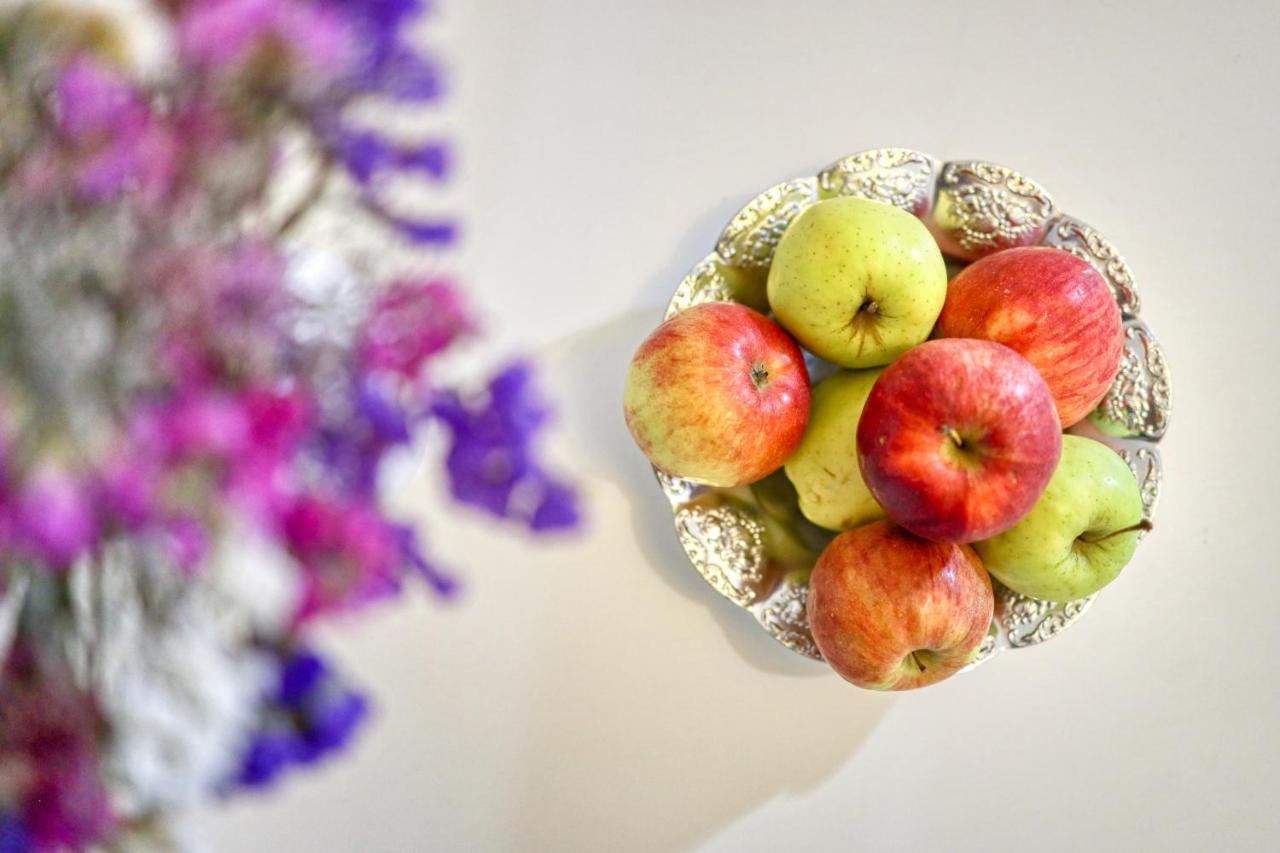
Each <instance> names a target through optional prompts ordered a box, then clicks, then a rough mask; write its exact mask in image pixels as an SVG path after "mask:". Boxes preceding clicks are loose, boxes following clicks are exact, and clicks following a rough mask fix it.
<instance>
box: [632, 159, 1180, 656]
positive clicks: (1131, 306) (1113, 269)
mask: <svg viewBox="0 0 1280 853" xmlns="http://www.w3.org/2000/svg"><path fill="white" fill-rule="evenodd" d="M841 195H847V196H858V197H861V198H868V199H872V200H874V201H878V202H882V203H884V204H892V205H895V206H897V207H900V208H902V209H903V210H906V211H908V212H910V213H912V214H914V215H915V216H917V217H919V218H920V219H921V220H922V221H923V222H924V223H925V225H927V226H928V227H929V230H930V231H931V232H932V233H933V235H934V237H935V238H936V239H937V241H938V245H939V246H940V247H941V248H942V251H943V254H944V255H945V256H946V258H947V263H948V268H949V272H950V273H951V274H953V275H954V273H955V271H956V270H958V269H960V268H961V267H963V266H964V265H965V264H967V263H968V262H969V261H972V260H974V259H976V258H979V257H982V256H983V255H986V254H990V253H991V252H996V251H999V250H1001V249H1007V248H1011V247H1013V246H1037V245H1043V246H1053V247H1055V248H1058V249H1061V250H1063V251H1064V252H1071V253H1072V254H1073V255H1077V256H1078V257H1080V258H1083V259H1084V260H1086V261H1088V262H1089V263H1090V264H1092V265H1093V266H1094V267H1095V268H1096V269H1097V270H1098V271H1099V272H1100V273H1102V275H1103V277H1104V278H1105V279H1106V281H1107V283H1108V284H1109V285H1110V287H1111V290H1112V293H1113V295H1114V296H1115V299H1116V304H1117V305H1119V306H1120V313H1121V315H1122V317H1123V319H1124V326H1125V335H1126V348H1125V352H1124V356H1123V361H1122V363H1121V366H1120V372H1119V373H1118V374H1117V376H1116V379H1115V383H1114V384H1113V385H1112V386H1111V390H1110V391H1109V392H1108V393H1107V396H1106V398H1105V399H1103V401H1102V403H1101V404H1100V405H1099V407H1098V408H1097V410H1096V411H1094V412H1093V414H1092V415H1090V416H1089V417H1088V418H1086V419H1085V420H1084V421H1082V422H1081V423H1079V424H1077V425H1076V426H1073V427H1071V429H1070V430H1068V431H1069V432H1072V433H1077V434H1081V435H1087V436H1089V437H1090V438H1095V439H1098V440H1099V441H1102V442H1104V443H1106V444H1107V445H1109V446H1110V447H1111V448H1112V449H1114V450H1115V451H1116V452H1117V453H1119V454H1120V456H1121V457H1123V458H1124V460H1125V461H1126V462H1127V463H1128V464H1129V467H1130V468H1132V469H1133V472H1134V474H1135V476H1137V478H1138V484H1139V486H1140V487H1141V489H1142V502H1143V507H1144V513H1143V515H1144V516H1145V517H1146V518H1147V519H1148V520H1150V519H1151V517H1152V513H1153V512H1154V511H1155V507H1156V501H1157V500H1158V498H1159V496H1160V482H1161V464H1160V450H1159V447H1158V445H1159V441H1160V438H1161V437H1162V436H1163V435H1164V433H1165V430H1166V429H1167V428H1168V426H1169V412H1170V390H1169V368H1168V365H1167V364H1166V363H1165V358H1164V352H1163V351H1162V350H1161V348H1160V344H1159V343H1158V342H1157V341H1156V339H1155V336H1154V335H1153V334H1152V332H1151V329H1150V328H1149V327H1148V326H1147V324H1146V323H1145V322H1143V321H1142V319H1141V318H1140V317H1139V315H1138V310H1139V301H1138V294H1137V291H1136V290H1135V287H1134V282H1133V275H1132V273H1131V272H1130V271H1129V267H1128V265H1127V264H1125V262H1124V258H1122V257H1121V256H1120V253H1119V252H1118V251H1116V248H1115V247H1114V246H1113V245H1112V244H1111V243H1110V242H1109V241H1108V240H1107V239H1106V238H1105V237H1103V236H1102V235H1101V234H1099V233H1098V232H1097V231H1096V230H1095V229H1094V228H1092V227H1091V226H1089V225H1086V224H1085V223H1084V222H1082V221H1080V220H1079V219H1076V218H1075V217H1073V216H1070V215H1068V214H1066V213H1063V212H1062V211H1060V210H1058V208H1057V207H1056V206H1055V205H1054V202H1053V198H1052V197H1051V196H1050V195H1049V193H1048V191H1047V190H1045V188H1044V187H1042V186H1040V184H1038V183H1037V182H1036V181H1033V180H1032V179H1030V178H1028V177H1026V176H1025V175H1022V174H1020V173H1018V172H1015V171H1014V170H1012V169H1010V168H1008V167H1005V166H998V165H996V164H994V163H987V162H983V161H981V160H957V161H947V162H942V161H939V160H937V159H935V158H934V157H932V156H930V155H928V154H925V153H922V152H920V151H912V150H910V149H906V148H876V149H872V150H869V151H862V152H859V153H857V154H853V155H850V156H848V157H845V158H843V159H841V160H838V161H836V162H835V163H833V164H832V165H831V166H829V167H827V168H826V169H823V170H822V171H821V172H819V173H818V175H817V176H816V177H812V178H797V179H795V180H790V181H784V182H783V183H780V184H777V185H776V186H773V187H770V188H769V189H767V190H765V191H764V192H763V193H761V194H760V195H758V196H756V197H755V198H754V199H752V200H751V201H750V202H748V203H747V205H746V206H745V207H743V208H742V210H740V211H738V213H737V215H736V216H734V217H733V219H732V220H731V221H730V222H729V224H728V225H727V226H726V227H725V229H724V232H723V233H722V234H721V235H720V239H719V240H718V241H717V242H716V247H715V251H713V252H712V253H711V254H709V255H707V256H706V257H705V258H703V259H702V260H701V261H699V262H698V263H697V264H695V265H694V267H693V269H692V270H691V271H690V272H689V274H688V275H686V276H685V277H684V280H683V281H681V282H680V284H679V286H678V287H677V288H676V292H675V295H674V296H673V297H672V298H671V302H670V304H669V305H668V306H667V313H666V316H667V317H671V316H672V315H674V314H677V313H679V312H680V311H683V310H684V309H686V308H688V307H690V306H692V305H697V304H699V303H702V302H712V301H735V302H742V303H744V304H747V305H751V306H753V307H755V308H758V309H761V310H768V305H767V302H766V300H765V281H766V278H767V276H768V272H769V264H770V261H771V260H772V258H773V250H774V248H775V247H776V246H777V244H778V240H779V239H780V238H781V237H782V232H783V231H785V230H786V228H787V225H789V224H790V223H791V220H792V219H794V218H795V217H796V215H797V214H799V213H800V211H802V210H804V209H805V208H806V207H807V206H809V205H811V204H813V203H814V202H816V201H819V200H820V199H825V198H832V197H834V196H841ZM809 359H810V368H811V370H810V374H811V376H813V377H814V381H816V380H817V379H820V378H822V376H824V375H826V374H827V373H829V372H830V371H831V369H832V368H831V367H830V366H829V365H826V364H825V363H823V362H821V361H819V360H817V359H814V358H813V357H812V356H809ZM655 470H656V469H655ZM657 474H658V482H659V484H660V485H661V486H662V491H663V493H664V494H665V495H666V497H667V500H668V501H669V502H670V504H671V509H672V513H673V515H674V517H675V526H676V533H677V535H678V536H679V538H680V544H681V545H682V546H684V550H685V553H686V554H687V555H688V557H689V561H690V562H691V563H692V564H693V567H694V568H695V569H696V570H697V571H698V573H699V574H701V575H702V577H703V578H705V579H706V581H707V583H709V584H711V586H712V587H713V588H714V589H715V590H716V591H717V592H719V593H720V594H721V595H723V596H725V597H726V598H728V599H729V600H730V601H732V602H733V603H734V604H737V605H738V606H739V607H742V608H743V609H744V610H746V611H747V612H749V613H750V614H751V615H752V616H754V617H755V618H756V621H758V622H759V623H760V625H761V627H763V628H764V630H766V631H768V632H769V633H770V634H771V635H772V636H773V637H774V638H775V639H776V640H777V641H778V642H780V643H782V644H783V645H784V646H786V647H787V648H789V649H791V650H793V651H795V652H797V653H799V654H802V655H805V656H806V657H810V658H814V659H815V660H821V655H819V653H818V649H817V646H815V645H814V642H813V637H812V635H811V634H810V633H809V623H808V615H807V607H806V601H807V596H808V591H809V588H808V577H809V572H810V570H811V569H812V567H813V563H814V561H815V560H816V559H817V557H818V554H820V553H821V552H822V549H823V547H825V545H826V543H827V542H828V541H830V540H831V538H832V537H834V536H835V534H834V533H832V532H831V531H827V530H824V529H822V528H820V527H817V526H816V525H814V524H811V523H810V522H809V521H808V520H806V519H805V518H804V517H803V516H802V515H801V514H800V511H799V508H798V505H797V503H796V494H795V490H794V489H793V488H792V487H791V484H790V482H789V481H788V480H787V478H786V475H785V474H783V473H782V472H781V471H779V472H777V473H775V474H773V475H771V476H769V477H767V478H766V479H764V480H762V481H761V482H759V483H754V484H752V485H750V486H742V487H738V488H733V489H718V488H709V487H706V486H700V485H695V484H693V483H690V482H688V481H686V480H679V479H675V478H672V477H669V476H667V475H665V474H663V473H662V472H657ZM995 588H996V612H995V617H994V618H993V619H992V621H991V630H990V632H989V633H988V635H987V640H986V642H985V643H984V644H983V646H982V648H981V650H980V652H979V654H978V656H977V658H975V659H974V662H973V663H972V664H970V666H969V668H970V669H972V668H973V667H975V666H977V665H978V664H980V663H983V662H985V661H987V660H989V659H991V658H992V657H993V656H994V655H995V654H996V653H997V652H999V651H1000V650H1001V649H1005V648H1011V649H1020V648H1025V647H1027V646H1034V645H1036V644H1038V643H1042V642H1044V641H1045V640H1048V639H1049V638H1051V637H1055V636H1057V635H1058V634H1060V633H1062V631H1064V630H1065V629H1066V628H1068V627H1069V626H1071V625H1072V624H1074V623H1075V622H1076V621H1077V620H1079V618H1080V617H1081V616H1082V615H1084V612H1085V611H1086V610H1088V609H1089V607H1090V606H1091V605H1092V604H1093V602H1094V600H1095V599H1096V598H1097V594H1095V595H1091V596H1089V597H1088V598H1082V599H1079V600H1077V601H1041V600H1039V599H1034V598H1029V597H1027V596H1025V595H1020V594H1018V593H1016V592H1013V591H1012V590H1009V589H1006V588H1004V587H1001V586H1000V585H999V584H998V583H997V584H995Z"/></svg>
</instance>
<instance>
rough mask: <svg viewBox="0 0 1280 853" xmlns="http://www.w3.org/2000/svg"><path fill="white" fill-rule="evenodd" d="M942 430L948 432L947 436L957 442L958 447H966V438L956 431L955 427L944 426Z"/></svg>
mask: <svg viewBox="0 0 1280 853" xmlns="http://www.w3.org/2000/svg"><path fill="white" fill-rule="evenodd" d="M942 431H943V432H945V433H946V434H947V438H949V439H951V440H952V441H953V442H955V445H956V447H964V438H962V437H961V435H960V433H959V432H957V431H956V428H955V427H943V428H942Z"/></svg>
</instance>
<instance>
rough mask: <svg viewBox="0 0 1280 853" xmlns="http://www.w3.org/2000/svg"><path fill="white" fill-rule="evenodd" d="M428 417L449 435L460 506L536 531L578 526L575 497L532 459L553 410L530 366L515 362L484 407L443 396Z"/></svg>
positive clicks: (495, 382)
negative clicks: (536, 387) (537, 389)
mask: <svg viewBox="0 0 1280 853" xmlns="http://www.w3.org/2000/svg"><path fill="white" fill-rule="evenodd" d="M431 412H432V414H434V415H435V417H436V418H437V419H438V420H440V421H441V422H442V423H443V424H445V426H447V427H448V429H449V431H450V433H451V434H452V441H451V445H450V448H449V451H448V455H447V456H446V460H445V466H446V469H447V471H448V474H449V485H450V491H451V493H452V494H453V497H454V498H455V499H456V500H458V501H460V502H462V503H466V504H470V505H472V506H475V507H479V508H481V509H483V510H485V511H486V512H488V513H489V514H490V515H493V516H496V517H498V518H506V519H510V520H512V521H517V522H519V523H522V524H524V525H525V526H526V527H528V528H529V529H530V530H532V531H535V532H543V531H551V530H559V529H567V528H572V527H575V526H577V524H578V523H579V521H580V513H579V510H578V503H577V496H576V494H575V493H574V492H573V490H572V489H571V488H570V487H569V486H568V485H566V484H564V483H562V482H560V481H559V480H557V479H556V478H554V477H553V476H552V475H551V474H549V473H548V472H547V471H546V470H545V469H544V468H543V467H542V465H541V463H540V462H539V461H538V460H537V459H536V457H535V451H534V443H535V439H536V437H537V433H538V431H539V430H540V429H541V428H542V426H543V425H544V424H545V423H546V421H547V418H548V415H549V412H548V410H547V408H546V406H545V404H544V403H543V402H542V401H541V400H540V399H539V398H538V396H537V395H536V393H535V391H534V389H533V375H532V368H531V367H530V366H529V365H528V364H527V363H524V362H516V363H515V364H512V365H511V366H509V367H507V368H506V369H505V370H503V371H502V372H500V373H499V374H498V375H497V376H495V377H494V378H493V379H491V380H490V382H489V386H488V394H487V395H486V398H485V399H484V400H483V401H478V402H469V401H465V400H464V399H463V398H462V397H460V396H459V395H458V394H457V393H456V392H451V391H449V392H441V393H439V394H438V395H437V396H436V399H435V402H434V403H433V405H432V407H431Z"/></svg>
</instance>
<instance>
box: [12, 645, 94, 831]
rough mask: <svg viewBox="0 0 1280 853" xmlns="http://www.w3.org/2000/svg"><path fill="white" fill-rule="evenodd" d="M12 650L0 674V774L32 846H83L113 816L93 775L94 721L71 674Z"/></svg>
mask: <svg viewBox="0 0 1280 853" xmlns="http://www.w3.org/2000/svg"><path fill="white" fill-rule="evenodd" d="M37 654H38V652H37V650H34V649H29V648H27V647H26V646H24V645H19V646H17V647H15V648H14V649H13V650H12V651H11V653H10V655H9V659H8V662H7V663H6V664H5V666H4V669H3V672H2V673H0V777H3V778H4V779H6V780H7V781H8V783H9V784H8V786H7V787H8V793H10V795H12V796H14V797H15V799H16V801H17V805H18V807H19V810H20V812H21V814H22V825H23V829H24V830H25V833H26V835H27V836H28V838H29V839H30V841H31V842H32V843H33V844H34V847H35V849H37V850H83V849H85V848H86V847H88V846H89V845H90V844H91V843H93V842H94V841H96V840H98V839H101V838H103V837H104V836H105V834H106V833H107V831H108V830H109V829H110V827H111V825H112V823H113V822H114V821H113V818H112V815H111V809H110V806H109V804H108V800H107V792H106V789H105V787H104V786H103V783H102V779H101V777H100V775H99V773H98V766H97V758H96V751H97V740H98V738H99V735H100V731H99V729H100V727H101V723H100V721H99V717H98V713H97V710H96V708H95V707H94V705H93V703H92V701H91V700H90V698H89V697H88V696H85V695H84V694H83V693H81V692H80V691H78V690H77V689H76V688H75V687H74V686H73V681H72V679H71V674H70V673H69V672H67V671H66V668H65V667H63V666H55V665H54V664H53V663H52V661H51V660H50V659H46V658H43V657H42V658H37Z"/></svg>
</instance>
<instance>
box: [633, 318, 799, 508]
mask: <svg viewBox="0 0 1280 853" xmlns="http://www.w3.org/2000/svg"><path fill="white" fill-rule="evenodd" d="M623 404H624V410H625V414H626V419H627V428H628V429H630V430H631V436H632V438H634V439H635V441H636V444H637V445H639V446H640V449H641V450H642V451H643V452H644V455H645V456H647V457H649V461H650V462H652V463H653V464H654V465H656V466H658V467H659V468H661V469H662V470H663V471H666V472H667V473H668V474H671V475H673V476H676V477H682V478H685V479H689V480H693V481H696V482H699V483H707V484H709V485H713V486H740V485H743V484H745V483H751V482H755V481H756V480H759V479H760V478H762V477H764V476H766V475H767V474H770V473H772V472H773V471H775V470H777V469H778V468H779V467H781V466H782V463H783V462H785V461H787V457H788V456H790V455H791V452H792V451H793V450H795V449H796V445H798V444H799V443H800V439H801V438H802V437H803V436H804V427H805V424H806V423H807V422H808V420H809V374H808V371H807V370H806V369H805V366H804V356H803V355H802V354H801V352H800V347H798V346H797V345H796V342H795V341H793V340H791V338H789V337H787V333H786V332H784V331H782V329H781V328H780V327H779V326H778V325H777V324H776V323H774V322H773V321H772V320H770V319H769V318H767V317H765V316H764V315H763V314H760V313H758V312H756V311H753V310H751V309H750V308H747V307H745V306H743V305H737V304H734V303H730V302H711V303H706V304H703V305H696V306H694V307H692V308H690V309H688V310H686V311H683V312H681V313H679V314H677V315H676V316H674V317H672V318H671V319H670V320H667V321H666V322H665V323H663V324H662V325H661V326H659V327H658V328H657V329H655V330H654V331H653V334H651V335H649V337H648V338H646V339H645V341H644V343H642V344H641V345H640V348H639V349H638V350H636V354H635V356H634V357H633V358H632V360H631V369H630V370H629V371H628V372H627V384H626V390H625V392H624V395H623Z"/></svg>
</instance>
